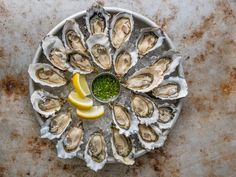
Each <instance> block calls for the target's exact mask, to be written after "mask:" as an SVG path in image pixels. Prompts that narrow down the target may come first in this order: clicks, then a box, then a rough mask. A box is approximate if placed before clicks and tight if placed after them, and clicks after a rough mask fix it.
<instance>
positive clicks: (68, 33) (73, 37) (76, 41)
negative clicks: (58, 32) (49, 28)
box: [62, 19, 87, 55]
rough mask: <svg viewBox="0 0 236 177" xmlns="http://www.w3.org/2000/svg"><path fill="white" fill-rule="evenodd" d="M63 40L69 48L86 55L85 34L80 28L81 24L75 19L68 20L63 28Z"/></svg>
mask: <svg viewBox="0 0 236 177" xmlns="http://www.w3.org/2000/svg"><path fill="white" fill-rule="evenodd" d="M62 40H63V42H64V45H65V47H66V48H67V49H71V50H73V51H77V52H78V53H82V54H85V55H86V51H87V49H86V47H85V42H84V35H83V33H82V32H81V31H80V29H79V24H78V23H77V22H76V21H75V20H74V19H70V20H67V21H66V23H65V25H64V27H63V30H62Z"/></svg>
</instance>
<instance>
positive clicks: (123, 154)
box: [111, 126, 135, 165]
mask: <svg viewBox="0 0 236 177" xmlns="http://www.w3.org/2000/svg"><path fill="white" fill-rule="evenodd" d="M111 131H112V137H111V148H112V152H113V156H114V158H115V159H116V160H117V161H119V162H122V163H124V164H126V165H133V164H134V151H135V149H134V146H133V142H132V140H131V138H130V137H126V136H125V135H122V134H120V133H119V129H117V128H115V127H114V126H112V127H111Z"/></svg>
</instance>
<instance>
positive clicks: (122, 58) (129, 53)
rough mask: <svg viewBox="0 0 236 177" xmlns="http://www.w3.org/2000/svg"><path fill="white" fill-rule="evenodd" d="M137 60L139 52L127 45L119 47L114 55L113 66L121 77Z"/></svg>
mask: <svg viewBox="0 0 236 177" xmlns="http://www.w3.org/2000/svg"><path fill="white" fill-rule="evenodd" d="M137 61H138V54H137V51H136V50H135V49H134V48H132V47H128V46H126V45H125V46H124V47H121V48H119V49H117V50H116V52H115V54H114V55H113V66H114V70H115V73H116V75H117V76H118V77H119V78H121V77H123V76H124V75H125V74H126V73H127V72H128V71H129V69H130V68H131V67H133V66H134V65H135V64H136V63H137Z"/></svg>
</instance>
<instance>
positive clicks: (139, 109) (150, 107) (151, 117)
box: [131, 94, 159, 125]
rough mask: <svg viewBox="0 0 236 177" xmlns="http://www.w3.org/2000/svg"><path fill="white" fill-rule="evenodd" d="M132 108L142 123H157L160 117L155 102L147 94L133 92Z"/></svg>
mask: <svg viewBox="0 0 236 177" xmlns="http://www.w3.org/2000/svg"><path fill="white" fill-rule="evenodd" d="M131 109H132V111H133V112H134V113H135V115H136V116H137V118H138V119H139V121H140V123H141V124H146V125H149V124H152V123H155V122H156V121H157V120H158V118H159V112H158V109H157V107H156V105H155V103H154V102H153V101H152V100H151V99H149V98H148V97H147V96H144V95H141V94H133V95H132V96H131Z"/></svg>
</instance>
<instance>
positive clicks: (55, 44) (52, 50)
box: [42, 35, 69, 71]
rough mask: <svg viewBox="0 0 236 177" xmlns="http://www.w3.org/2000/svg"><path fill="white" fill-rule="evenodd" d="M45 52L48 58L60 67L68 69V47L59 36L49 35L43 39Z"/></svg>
mask: <svg viewBox="0 0 236 177" xmlns="http://www.w3.org/2000/svg"><path fill="white" fill-rule="evenodd" d="M42 48H43V53H44V55H45V56H46V58H47V59H48V60H49V61H50V62H51V63H52V64H53V65H54V66H55V67H57V68H58V69H60V70H63V71H65V70H67V69H68V67H69V65H68V64H67V54H66V49H65V47H64V46H63V44H62V42H61V40H60V39H59V38H58V37H57V36H52V35H48V36H46V37H45V38H44V39H43V40H42Z"/></svg>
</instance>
